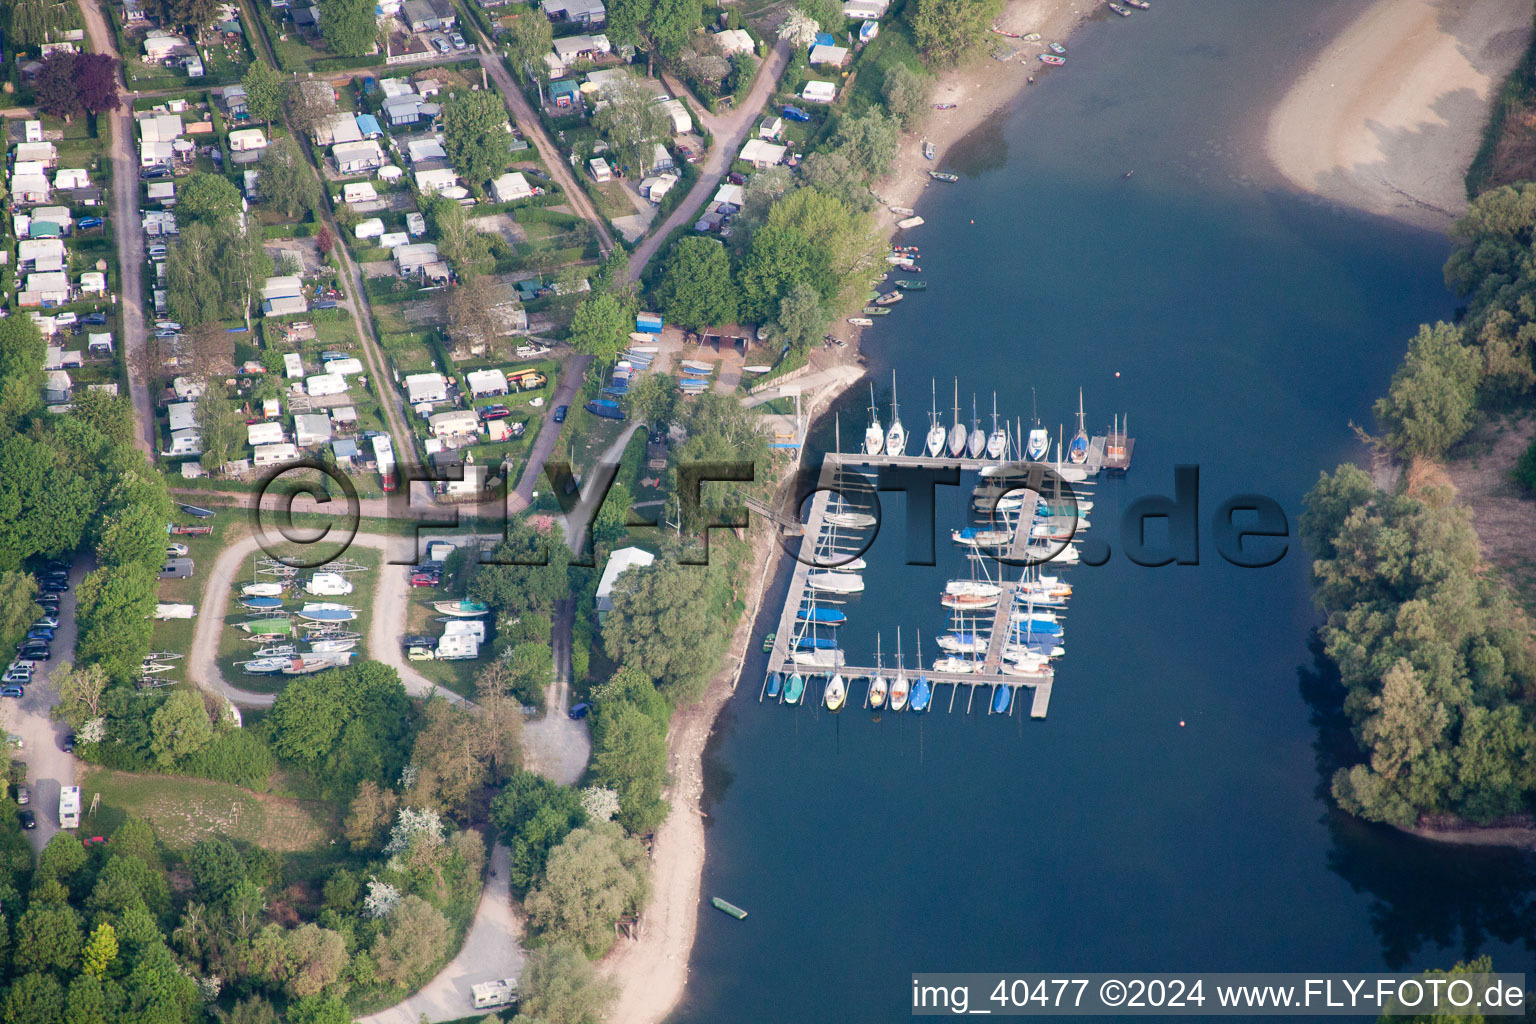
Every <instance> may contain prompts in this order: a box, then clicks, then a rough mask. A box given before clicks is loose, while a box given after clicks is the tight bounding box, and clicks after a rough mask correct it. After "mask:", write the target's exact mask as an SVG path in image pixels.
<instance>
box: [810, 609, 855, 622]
mask: <svg viewBox="0 0 1536 1024" xmlns="http://www.w3.org/2000/svg"><path fill="white" fill-rule="evenodd" d="M800 621H801V622H819V623H821V624H822V625H824V626H841V625H842V624H843V623H844V622H847V621H848V616H847V615H845V614H843V613H842V612H840V611H838V610H837V609H836V608H801V609H800Z"/></svg>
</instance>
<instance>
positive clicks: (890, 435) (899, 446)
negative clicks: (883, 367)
mask: <svg viewBox="0 0 1536 1024" xmlns="http://www.w3.org/2000/svg"><path fill="white" fill-rule="evenodd" d="M906 450H907V428H906V427H904V426H902V425H901V406H900V405H899V404H898V403H897V401H896V371H895V370H892V371H891V429H890V430H887V431H886V432H885V452H886V454H887V455H901V454H902V453H904V452H905V451H906Z"/></svg>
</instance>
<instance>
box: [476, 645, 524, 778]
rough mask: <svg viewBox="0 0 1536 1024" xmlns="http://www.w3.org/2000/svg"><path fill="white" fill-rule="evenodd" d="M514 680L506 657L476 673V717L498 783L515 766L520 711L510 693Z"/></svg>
mask: <svg viewBox="0 0 1536 1024" xmlns="http://www.w3.org/2000/svg"><path fill="white" fill-rule="evenodd" d="M516 682H517V680H516V679H515V678H514V675H513V672H512V665H511V661H510V659H507V658H497V659H496V660H495V661H493V662H491V663H490V664H489V665H487V666H486V667H485V668H483V669H481V670H480V671H479V672H478V673H476V674H475V704H476V707H477V711H476V716H477V718H478V719H479V723H478V724H479V726H480V728H481V729H483V730H484V732H485V747H486V753H487V755H488V757H489V758H490V763H491V771H492V773H493V775H494V776H495V779H496V781H497V782H500V781H501V780H502V779H503V778H505V777H506V775H507V774H508V773H510V772H512V771H514V770H516V768H517V766H518V760H519V758H518V747H519V742H520V741H521V739H522V732H523V713H522V707H521V705H519V704H518V702H517V701H515V700H513V699H512V696H511V695H512V690H513V686H514V684H515V683H516Z"/></svg>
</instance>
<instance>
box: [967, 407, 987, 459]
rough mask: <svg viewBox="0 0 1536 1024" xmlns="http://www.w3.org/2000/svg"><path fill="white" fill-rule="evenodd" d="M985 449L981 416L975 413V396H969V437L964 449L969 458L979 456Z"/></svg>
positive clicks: (985, 439) (985, 443)
mask: <svg viewBox="0 0 1536 1024" xmlns="http://www.w3.org/2000/svg"><path fill="white" fill-rule="evenodd" d="M986 450H987V435H986V434H983V433H982V432H981V417H979V416H977V415H976V396H975V395H972V396H971V439H970V441H969V442H967V444H966V451H968V452H970V455H971V458H973V459H979V458H981V453H982V452H984V451H986Z"/></svg>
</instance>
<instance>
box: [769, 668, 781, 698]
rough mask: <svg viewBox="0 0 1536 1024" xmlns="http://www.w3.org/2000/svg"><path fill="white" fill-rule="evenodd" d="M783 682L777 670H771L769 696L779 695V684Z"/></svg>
mask: <svg viewBox="0 0 1536 1024" xmlns="http://www.w3.org/2000/svg"><path fill="white" fill-rule="evenodd" d="M782 682H783V680H781V679H780V678H779V674H778V673H777V672H769V673H768V696H770V697H777V696H778V695H779V686H780V685H781V684H782Z"/></svg>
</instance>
